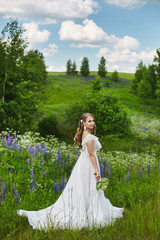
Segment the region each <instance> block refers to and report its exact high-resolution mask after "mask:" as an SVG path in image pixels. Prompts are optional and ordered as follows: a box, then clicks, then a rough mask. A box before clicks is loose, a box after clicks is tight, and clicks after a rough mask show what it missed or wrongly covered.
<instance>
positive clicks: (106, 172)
mask: <svg viewBox="0 0 160 240" xmlns="http://www.w3.org/2000/svg"><path fill="white" fill-rule="evenodd" d="M107 175H108V164H106V169H105V177H107Z"/></svg>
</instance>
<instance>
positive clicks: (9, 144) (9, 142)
mask: <svg viewBox="0 0 160 240" xmlns="http://www.w3.org/2000/svg"><path fill="white" fill-rule="evenodd" d="M11 145H12V138H11V136H10V135H8V138H7V141H6V148H8V147H10V146H11Z"/></svg>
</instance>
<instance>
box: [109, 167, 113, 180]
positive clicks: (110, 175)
mask: <svg viewBox="0 0 160 240" xmlns="http://www.w3.org/2000/svg"><path fill="white" fill-rule="evenodd" d="M111 179H112V168H111V167H110V168H109V181H111Z"/></svg>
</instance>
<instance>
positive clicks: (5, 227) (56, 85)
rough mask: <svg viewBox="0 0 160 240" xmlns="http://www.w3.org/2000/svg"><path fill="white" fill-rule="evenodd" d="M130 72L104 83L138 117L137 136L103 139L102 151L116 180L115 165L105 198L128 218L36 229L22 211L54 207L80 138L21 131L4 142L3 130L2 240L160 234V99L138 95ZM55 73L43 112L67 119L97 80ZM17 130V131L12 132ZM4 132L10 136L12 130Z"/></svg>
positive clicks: (126, 238) (102, 239)
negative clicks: (85, 225) (73, 227)
mask: <svg viewBox="0 0 160 240" xmlns="http://www.w3.org/2000/svg"><path fill="white" fill-rule="evenodd" d="M92 74H93V75H94V74H96V73H95V72H92ZM109 74H110V73H108V74H107V75H108V76H109ZM125 74H126V73H124V75H123V74H122V75H120V74H119V76H120V77H121V78H122V79H120V81H119V82H118V83H113V82H111V81H110V80H107V81H109V87H108V85H106V82H105V80H102V83H103V88H104V89H105V90H106V91H108V92H111V93H112V94H114V95H115V96H116V97H117V98H118V99H119V101H120V102H121V105H122V106H123V108H124V110H125V111H126V112H127V114H128V117H129V118H130V120H131V127H130V128H131V135H130V137H124V138H122V139H120V138H117V137H115V136H106V137H103V138H102V137H101V138H100V142H101V143H102V146H103V148H102V149H101V151H99V153H98V157H99V159H100V164H101V165H102V172H101V174H104V175H106V176H107V177H109V168H111V169H112V171H111V173H112V175H111V176H110V183H109V186H108V188H107V189H106V190H105V195H106V197H107V198H109V199H110V201H111V203H112V204H113V205H115V206H117V207H124V209H125V211H124V218H123V219H118V220H117V221H116V222H115V223H114V224H113V225H111V226H106V227H104V228H100V229H96V228H93V229H92V230H89V229H82V230H80V231H78V230H74V231H73V230H61V229H50V230H48V231H47V232H45V231H39V230H33V229H32V227H31V226H30V225H29V224H28V221H27V219H26V218H22V217H19V216H18V215H17V214H16V210H17V209H20V208H21V209H26V210H38V209H43V208H45V207H47V206H50V205H51V204H53V203H54V202H55V201H56V199H57V198H58V197H59V195H60V194H61V191H60V190H59V191H56V190H55V187H54V186H55V184H57V181H58V184H59V187H60V188H61V187H62V185H61V184H62V179H63V180H64V179H65V178H67V180H68V178H69V176H70V172H71V170H72V168H73V166H74V164H75V161H76V159H77V156H78V155H77V154H78V150H77V147H76V146H75V145H74V144H72V143H73V140H72V141H69V142H70V144H68V143H66V142H62V141H59V140H58V139H56V138H54V137H48V138H45V139H44V138H42V137H40V135H39V134H38V133H32V132H29V133H25V134H24V135H23V136H22V135H18V134H17V145H15V144H14V140H13V139H12V140H13V141H12V143H11V142H10V145H9V146H8V145H6V141H7V140H6V139H7V138H4V140H3V138H2V133H1V134H0V176H1V192H0V194H1V195H0V196H1V198H0V203H1V206H0V216H1V218H0V239H1V240H21V239H24V240H32V239H35V240H47V239H51V240H52V239H56V240H58V239H62V240H71V239H72V240H74V239H75V240H86V239H92V240H108V239H109V240H159V239H160V221H159V219H160V204H159V203H160V107H159V104H158V103H157V102H156V100H151V99H145V100H143V99H140V98H139V97H137V96H135V95H134V94H133V93H132V91H131V80H130V79H131V78H133V75H132V74H131V75H130V74H126V77H125ZM49 75H57V76H50V77H48V78H47V83H46V85H45V86H44V96H42V99H43V101H42V100H41V101H42V102H41V106H40V109H39V112H40V113H41V114H43V115H51V114H53V113H54V114H56V115H57V117H58V119H59V121H60V122H63V117H64V115H65V111H66V108H67V107H68V106H69V105H70V104H72V103H74V102H76V101H79V100H80V99H83V98H84V97H85V95H86V94H87V92H88V90H89V88H90V86H91V84H92V79H89V78H80V77H66V76H65V77H63V76H59V75H64V73H57V74H55V73H49ZM15 134H16V133H15V132H14V131H13V132H11V136H15ZM3 135H4V136H7V132H3ZM3 141H4V142H3ZM8 142H9V140H8ZM58 151H60V152H59V153H61V154H58ZM58 156H59V157H60V156H61V157H62V158H63V161H61V160H62V159H61V158H59V157H58ZM68 156H69V157H68ZM28 159H29V160H28ZM66 163H67V168H66ZM106 163H107V164H108V167H107V168H106ZM62 169H63V171H62ZM33 170H34V177H33ZM62 177H63V178H62ZM34 178H35V179H36V182H35V180H34ZM6 183H7V184H6ZM2 188H4V191H2ZM13 188H14V189H13ZM62 189H63V188H62ZM13 190H15V191H13ZM17 194H19V195H18V199H17Z"/></svg>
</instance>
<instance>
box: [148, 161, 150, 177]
mask: <svg viewBox="0 0 160 240" xmlns="http://www.w3.org/2000/svg"><path fill="white" fill-rule="evenodd" d="M149 174H150V164H148V176H149Z"/></svg>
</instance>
